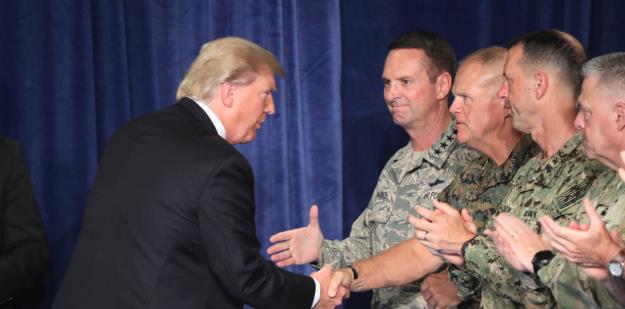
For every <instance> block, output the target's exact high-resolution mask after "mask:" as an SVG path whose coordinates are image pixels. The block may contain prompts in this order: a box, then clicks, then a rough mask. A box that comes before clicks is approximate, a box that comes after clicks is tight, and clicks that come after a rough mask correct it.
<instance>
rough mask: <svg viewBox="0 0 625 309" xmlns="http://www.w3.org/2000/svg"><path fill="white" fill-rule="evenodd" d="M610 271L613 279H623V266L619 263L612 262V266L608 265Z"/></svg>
mask: <svg viewBox="0 0 625 309" xmlns="http://www.w3.org/2000/svg"><path fill="white" fill-rule="evenodd" d="M608 271H609V272H610V275H612V276H613V277H621V276H623V264H621V263H619V262H610V264H608Z"/></svg>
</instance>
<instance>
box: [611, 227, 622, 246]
mask: <svg viewBox="0 0 625 309" xmlns="http://www.w3.org/2000/svg"><path fill="white" fill-rule="evenodd" d="M610 240H612V242H615V243H617V244H618V243H620V242H622V241H623V240H622V239H621V235H620V234H619V232H618V229H616V228H615V229H612V230H611V231H610Z"/></svg>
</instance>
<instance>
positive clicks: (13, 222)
mask: <svg viewBox="0 0 625 309" xmlns="http://www.w3.org/2000/svg"><path fill="white" fill-rule="evenodd" d="M49 259H50V252H49V251H48V245H47V242H46V239H45V236H44V232H43V224H42V222H41V217H40V215H39V210H38V208H37V202H36V200H35V195H34V193H33V189H32V186H31V183H30V177H29V175H28V168H27V167H26V159H25V158H24V155H23V154H22V151H21V150H20V147H19V145H18V144H17V143H16V142H14V141H11V140H9V139H5V138H1V137H0V308H14V307H22V306H18V305H19V304H23V303H25V302H29V303H30V302H31V301H33V300H34V299H33V298H34V297H35V296H34V295H35V294H39V293H40V292H41V291H39V290H37V289H35V288H37V287H41V281H40V279H41V276H42V275H43V273H44V272H45V271H46V270H47V269H48V267H49ZM39 296H40V295H39ZM20 298H21V300H20Z"/></svg>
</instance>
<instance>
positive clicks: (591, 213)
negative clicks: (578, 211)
mask: <svg viewBox="0 0 625 309" xmlns="http://www.w3.org/2000/svg"><path fill="white" fill-rule="evenodd" d="M583 201H584V208H585V209H586V215H587V216H588V219H589V222H590V225H591V226H594V227H597V226H603V220H601V217H599V214H597V209H595V206H593V205H592V203H591V202H590V200H589V199H588V197H584V200H583Z"/></svg>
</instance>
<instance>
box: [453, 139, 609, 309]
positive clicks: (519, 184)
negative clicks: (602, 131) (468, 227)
mask: <svg viewBox="0 0 625 309" xmlns="http://www.w3.org/2000/svg"><path fill="white" fill-rule="evenodd" d="M601 171H602V168H600V167H599V166H598V165H597V164H595V163H593V162H592V161H591V160H589V159H588V158H587V157H586V156H585V155H584V152H583V146H582V136H581V134H579V133H578V134H576V135H574V136H573V137H572V138H571V139H570V140H569V141H567V143H566V144H565V145H564V146H563V147H562V148H561V149H560V150H559V151H558V152H557V153H555V154H554V155H553V156H551V157H550V158H547V159H545V160H543V159H542V154H541V153H539V154H538V155H536V156H534V157H533V158H532V159H530V160H529V161H528V162H527V163H526V164H525V165H524V166H522V167H521V168H520V169H519V170H518V171H517V173H516V174H515V175H514V178H513V179H512V182H511V185H510V190H509V191H508V194H507V195H506V197H505V198H504V200H503V202H502V204H501V208H500V213H510V214H512V215H514V216H516V217H518V218H520V219H521V220H522V221H523V222H525V223H526V224H528V225H529V226H530V227H531V228H532V229H534V231H536V232H538V233H540V229H539V227H538V221H537V220H538V218H539V217H541V216H543V215H548V216H550V217H552V218H554V220H556V221H557V222H568V221H569V220H570V219H572V218H573V217H574V215H575V212H576V211H577V208H578V207H579V201H580V199H581V198H582V197H583V196H584V195H585V194H586V192H587V191H588V189H589V188H590V186H591V184H592V182H593V181H594V180H595V178H596V175H598V174H599V173H600V172H601ZM493 224H494V220H488V222H487V225H486V226H487V227H488V228H492V227H493ZM464 258H465V262H466V263H465V266H466V268H467V270H468V271H470V272H472V273H473V275H475V276H477V278H478V279H479V281H480V282H481V284H482V293H481V299H482V303H481V307H482V308H516V307H519V308H520V307H525V306H532V307H552V306H554V302H553V297H552V295H551V293H550V291H549V289H548V288H547V287H546V286H544V285H542V284H540V281H539V280H538V278H537V277H536V276H535V275H531V276H528V275H525V274H522V273H520V272H517V271H516V270H515V269H513V268H512V267H510V266H509V265H508V264H507V262H506V261H505V259H503V258H502V257H500V256H499V254H498V253H497V250H496V248H495V247H494V245H493V243H492V242H491V241H490V240H489V239H488V237H485V236H483V235H480V236H477V237H476V238H475V239H474V240H473V241H471V242H470V243H469V244H468V245H467V247H466V251H465V256H464ZM528 299H531V300H532V303H531V304H530V303H526V301H527V300H528Z"/></svg>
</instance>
